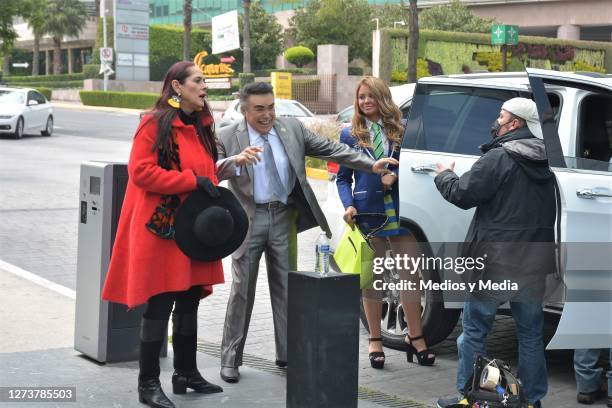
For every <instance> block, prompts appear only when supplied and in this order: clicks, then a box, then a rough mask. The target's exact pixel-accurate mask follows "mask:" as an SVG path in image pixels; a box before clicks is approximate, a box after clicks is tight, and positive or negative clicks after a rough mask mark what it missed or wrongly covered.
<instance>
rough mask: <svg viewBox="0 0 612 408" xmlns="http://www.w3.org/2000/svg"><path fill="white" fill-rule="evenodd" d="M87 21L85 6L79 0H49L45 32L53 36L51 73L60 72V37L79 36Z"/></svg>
mask: <svg viewBox="0 0 612 408" xmlns="http://www.w3.org/2000/svg"><path fill="white" fill-rule="evenodd" d="M86 21H87V11H86V8H85V4H84V3H82V2H81V1H79V0H49V6H48V8H47V16H46V25H45V29H46V31H47V32H48V33H49V34H51V35H52V36H53V73H54V74H59V73H60V70H61V59H60V52H61V47H62V37H64V36H71V37H76V36H78V35H79V33H80V32H81V30H83V27H85V23H86Z"/></svg>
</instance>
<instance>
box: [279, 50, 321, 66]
mask: <svg viewBox="0 0 612 408" xmlns="http://www.w3.org/2000/svg"><path fill="white" fill-rule="evenodd" d="M285 58H286V59H287V61H289V62H290V63H292V64H294V65H296V66H297V67H298V68H302V67H303V66H304V65H306V64H308V63H309V62H311V61H312V60H313V59H314V52H312V50H311V49H310V48H307V47H304V46H301V45H298V46H297V47H291V48H289V49H287V51H285Z"/></svg>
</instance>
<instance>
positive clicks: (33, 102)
mask: <svg viewBox="0 0 612 408" xmlns="http://www.w3.org/2000/svg"><path fill="white" fill-rule="evenodd" d="M36 105H38V101H35V100H33V99H32V100H30V101H28V106H36Z"/></svg>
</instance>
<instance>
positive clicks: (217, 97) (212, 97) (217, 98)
mask: <svg viewBox="0 0 612 408" xmlns="http://www.w3.org/2000/svg"><path fill="white" fill-rule="evenodd" d="M207 99H208V100H209V101H233V100H234V99H236V98H235V97H234V95H208V97H207Z"/></svg>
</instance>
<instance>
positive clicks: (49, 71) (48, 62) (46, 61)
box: [45, 50, 51, 75]
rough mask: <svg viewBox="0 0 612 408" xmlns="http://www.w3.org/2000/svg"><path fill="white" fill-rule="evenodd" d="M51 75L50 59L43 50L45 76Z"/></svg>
mask: <svg viewBox="0 0 612 408" xmlns="http://www.w3.org/2000/svg"><path fill="white" fill-rule="evenodd" d="M49 74H51V58H50V57H49V50H45V75H49Z"/></svg>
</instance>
